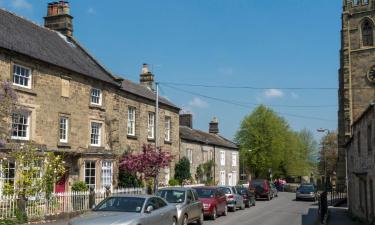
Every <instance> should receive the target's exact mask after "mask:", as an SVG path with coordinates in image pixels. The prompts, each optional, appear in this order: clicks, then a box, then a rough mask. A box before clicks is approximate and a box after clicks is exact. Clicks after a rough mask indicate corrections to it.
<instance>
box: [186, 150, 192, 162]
mask: <svg viewBox="0 0 375 225" xmlns="http://www.w3.org/2000/svg"><path fill="white" fill-rule="evenodd" d="M186 157H187V158H188V159H189V162H190V164H191V163H193V150H191V149H186Z"/></svg>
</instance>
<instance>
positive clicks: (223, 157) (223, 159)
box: [220, 151, 225, 166]
mask: <svg viewBox="0 0 375 225" xmlns="http://www.w3.org/2000/svg"><path fill="white" fill-rule="evenodd" d="M220 165H222V166H225V151H220Z"/></svg>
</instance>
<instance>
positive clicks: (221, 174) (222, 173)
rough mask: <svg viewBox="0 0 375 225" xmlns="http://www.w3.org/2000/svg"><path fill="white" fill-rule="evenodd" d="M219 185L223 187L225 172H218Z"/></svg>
mask: <svg viewBox="0 0 375 225" xmlns="http://www.w3.org/2000/svg"><path fill="white" fill-rule="evenodd" d="M220 185H225V171H220Z"/></svg>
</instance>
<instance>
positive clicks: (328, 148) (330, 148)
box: [319, 132, 338, 176]
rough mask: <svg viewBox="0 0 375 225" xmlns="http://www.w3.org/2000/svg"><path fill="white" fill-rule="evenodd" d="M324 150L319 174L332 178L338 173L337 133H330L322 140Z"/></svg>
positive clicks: (320, 154)
mask: <svg viewBox="0 0 375 225" xmlns="http://www.w3.org/2000/svg"><path fill="white" fill-rule="evenodd" d="M321 146H322V150H321V151H320V153H319V172H320V174H321V175H325V171H326V170H327V176H332V175H333V174H334V173H335V172H336V164H337V157H338V145H337V133H336V132H329V133H328V134H326V135H325V136H324V137H323V138H322V140H321Z"/></svg>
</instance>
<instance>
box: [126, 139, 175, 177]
mask: <svg viewBox="0 0 375 225" xmlns="http://www.w3.org/2000/svg"><path fill="white" fill-rule="evenodd" d="M172 160H173V156H172V155H171V154H170V153H169V152H164V151H163V150H162V149H159V150H157V149H155V148H154V147H153V146H151V145H143V147H142V152H140V153H134V152H132V153H128V154H125V155H124V156H123V157H122V158H121V159H120V169H121V170H125V171H127V172H129V173H131V174H133V175H135V176H137V177H138V178H139V179H141V180H146V181H148V182H151V181H152V179H155V178H156V176H157V175H158V174H159V173H160V169H162V168H165V167H168V166H169V164H170V163H171V161H172Z"/></svg>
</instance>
